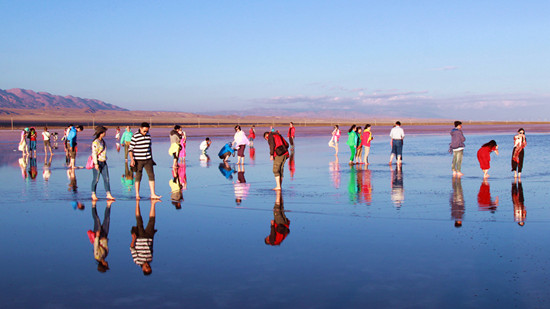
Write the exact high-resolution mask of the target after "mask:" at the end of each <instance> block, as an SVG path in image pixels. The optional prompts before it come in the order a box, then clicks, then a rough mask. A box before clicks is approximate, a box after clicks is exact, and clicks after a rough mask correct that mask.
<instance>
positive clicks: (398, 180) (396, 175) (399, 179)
mask: <svg viewBox="0 0 550 309" xmlns="http://www.w3.org/2000/svg"><path fill="white" fill-rule="evenodd" d="M391 176H392V180H391V200H392V202H393V204H394V205H395V207H397V208H401V206H402V205H403V201H405V188H404V185H403V170H402V169H401V165H400V164H397V166H396V167H395V169H392V170H391Z"/></svg>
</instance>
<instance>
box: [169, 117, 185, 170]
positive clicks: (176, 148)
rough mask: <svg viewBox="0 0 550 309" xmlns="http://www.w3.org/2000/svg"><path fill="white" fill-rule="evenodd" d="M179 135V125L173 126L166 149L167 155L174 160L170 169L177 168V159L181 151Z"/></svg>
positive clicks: (180, 132)
mask: <svg viewBox="0 0 550 309" xmlns="http://www.w3.org/2000/svg"><path fill="white" fill-rule="evenodd" d="M181 135H182V131H181V127H180V126H179V125H175V126H174V129H173V130H172V131H170V148H169V149H168V153H169V154H170V155H171V156H172V158H173V159H174V162H173V163H172V168H177V167H178V158H179V155H180V151H181V149H182V146H181Z"/></svg>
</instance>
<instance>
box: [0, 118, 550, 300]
mask: <svg viewBox="0 0 550 309" xmlns="http://www.w3.org/2000/svg"><path fill="white" fill-rule="evenodd" d="M243 129H245V131H247V130H248V128H244V127H243ZM280 129H281V131H283V129H284V131H286V128H280ZM404 129H405V132H406V134H407V136H406V138H405V145H404V154H403V159H404V164H403V166H402V168H401V169H400V170H398V169H397V168H396V166H395V164H394V165H393V166H391V167H390V166H389V165H388V159H389V137H388V136H387V135H388V133H389V128H375V130H374V135H375V139H374V140H373V142H372V147H371V155H370V159H369V160H370V162H371V164H370V165H369V166H368V168H366V167H365V166H359V165H358V166H352V167H350V166H349V165H348V164H347V162H348V158H349V148H348V147H347V146H346V145H345V140H346V138H345V137H346V134H344V130H342V132H343V135H342V140H341V142H340V154H339V161H336V160H335V156H334V151H333V149H332V148H329V147H328V146H327V143H328V140H329V138H330V132H331V128H303V127H298V128H297V136H298V137H297V139H296V144H297V146H296V149H295V152H294V155H293V158H292V160H289V161H287V164H286V166H285V178H284V183H283V188H284V189H283V192H282V196H281V199H282V207H283V208H284V212H283V213H281V212H274V206H275V205H276V200H277V194H276V193H275V192H274V191H272V190H271V188H273V187H274V185H275V183H274V179H273V174H272V171H271V161H269V155H268V147H267V143H266V142H265V141H264V140H263V139H261V138H257V139H256V142H255V143H256V145H255V146H256V147H255V155H254V157H253V158H252V156H251V153H250V152H249V149H248V148H247V151H246V163H245V165H244V168H242V169H239V168H238V167H237V166H235V165H234V164H233V163H232V162H236V158H231V161H232V162H230V164H229V166H223V165H222V166H220V163H221V160H220V159H219V158H218V157H217V152H218V151H219V149H220V148H221V147H222V145H223V144H224V143H225V142H227V141H231V140H232V129H231V128H224V129H222V128H216V129H186V131H187V134H188V136H189V138H188V142H187V159H186V166H185V169H184V170H182V172H185V176H186V180H187V185H186V189H185V190H184V191H183V198H184V201H182V203H181V209H177V208H176V206H175V205H174V204H173V203H172V202H171V200H170V186H169V181H170V180H171V179H172V170H171V158H170V156H169V155H168V147H169V140H168V130H167V129H161V128H152V130H151V133H152V136H153V143H154V145H153V147H154V160H155V161H156V162H157V166H156V167H155V174H156V186H157V194H161V195H162V196H163V198H162V201H160V202H158V203H156V205H155V208H156V223H155V229H157V233H156V234H155V237H154V252H153V261H152V263H151V267H152V274H151V275H150V276H144V274H143V272H142V271H141V269H140V268H139V267H138V266H137V265H136V264H135V263H134V262H133V259H132V255H131V252H130V243H131V241H132V237H131V233H130V231H131V228H132V226H134V225H136V217H135V210H136V200H135V198H134V196H135V193H134V191H133V188H130V189H129V188H128V187H127V186H125V185H124V184H123V183H122V181H121V178H122V177H121V175H123V174H124V172H125V170H124V151H123V150H122V151H120V152H117V151H116V149H115V145H114V144H115V143H114V139H113V136H114V130H112V129H110V130H109V131H108V134H109V136H108V139H107V143H108V144H107V145H108V165H109V173H110V178H111V188H112V194H113V195H114V196H115V197H116V198H117V200H116V201H115V202H114V203H113V204H112V205H111V211H110V229H109V235H108V239H109V242H108V246H109V254H108V256H107V259H106V260H107V261H108V263H109V268H110V269H109V270H107V271H106V272H105V273H101V272H98V267H97V263H96V262H95V260H94V255H93V246H92V244H91V243H90V241H89V239H88V236H87V231H88V230H90V229H93V224H94V221H93V217H92V202H91V199H90V194H91V189H90V183H91V179H92V172H91V171H89V170H86V169H77V170H76V171H75V178H76V186H77V189H76V190H73V188H71V187H70V185H71V181H70V179H69V176H71V175H70V174H68V172H67V169H66V168H65V166H64V163H65V158H64V154H63V152H62V149H58V150H57V152H56V153H55V155H54V158H53V160H52V162H51V167H49V168H48V167H47V166H46V167H45V166H44V154H43V150H42V149H43V148H42V145H41V141H40V142H39V143H38V144H39V146H38V158H37V160H36V162H33V161H31V162H28V163H26V162H25V161H24V160H21V161H20V160H19V157H20V153H19V152H14V151H13V150H14V149H15V148H16V146H17V135H18V133H17V132H16V133H13V134H9V133H6V132H3V133H2V134H3V135H2V144H1V145H0V149H2V156H1V157H2V159H0V174H1V175H2V177H3V178H4V181H3V183H2V188H1V189H0V190H1V191H0V192H1V196H2V199H1V200H0V207H1V209H2V216H0V226H1V230H2V234H3V237H2V241H1V244H2V248H3V251H2V255H1V256H0V261H1V264H2V265H4V271H3V274H2V279H1V281H0V291H1V292H0V295H1V299H2V303H3V304H5V306H6V307H10V308H11V307H35V308H36V307H83V308H88V307H100V306H105V307H130V306H132V307H136V306H137V307H178V308H179V307H182V306H188V307H192V308H201V307H235V306H239V307H261V308H266V307H267V308H275V307H281V306H284V307H290V308H334V307H342V308H346V307H365V306H372V307H412V308H419V307H432V308H433V307H444V306H445V307H449V306H451V307H480V306H491V307H496V306H498V307H547V306H548V303H549V301H550V299H549V298H550V296H549V295H550V293H549V291H550V288H549V278H550V261H549V258H548V257H549V256H550V248H549V245H548V241H547V239H546V238H547V235H549V232H550V208H549V206H548V203H547V201H548V199H549V191H550V190H549V189H548V184H549V183H550V176H549V174H548V172H547V171H548V170H549V168H550V166H549V165H550V163H549V162H548V160H546V158H547V145H548V144H549V142H550V135H549V134H547V133H544V132H539V133H531V134H530V131H529V129H527V141H528V144H527V148H526V150H525V153H526V154H525V167H524V171H523V177H522V182H521V184H520V183H514V179H513V177H512V173H511V172H510V157H511V152H512V146H513V135H514V133H515V130H516V128H515V127H514V129H511V130H510V131H509V132H502V131H498V132H496V133H491V130H481V131H482V132H481V133H473V132H472V133H469V132H468V128H467V126H465V128H464V132H465V135H466V138H467V140H466V149H465V152H464V161H463V165H462V170H463V172H464V174H465V176H463V177H462V179H461V180H455V181H453V179H452V177H451V171H450V165H451V159H452V156H451V155H450V154H448V152H447V150H448V145H449V142H450V137H449V135H448V131H449V130H450V128H447V127H443V129H442V131H441V132H428V133H421V134H414V133H413V134H408V133H407V132H408V131H407V130H408V128H407V126H405V127H404ZM52 131H53V130H52ZM57 131H58V132H61V130H57ZM39 132H40V130H39ZM260 132H263V130H262V129H261V128H260V129H257V133H258V134H257V135H258V136H260ZM91 134H92V131H91V130H90V129H87V130H85V131H84V132H82V133H80V135H79V149H80V150H79V155H78V157H77V165H80V166H83V165H85V163H86V158H87V157H88V155H89V153H90V152H89V150H88V149H89V145H90V142H91V140H90V136H91ZM207 135H210V136H211V137H212V139H213V140H214V142H213V144H212V147H211V148H210V149H209V151H208V153H209V155H210V159H211V160H210V161H209V162H208V163H207V164H205V163H204V162H202V163H201V161H200V160H199V154H200V152H199V150H198V145H199V143H200V142H201V141H202V139H203V137H204V136H207ZM491 139H495V140H496V141H497V143H498V144H499V148H500V155H499V156H495V155H492V161H491V170H490V171H489V174H490V175H491V177H490V178H489V180H488V181H487V182H485V183H484V182H483V180H482V177H481V176H482V172H481V170H480V169H479V165H478V162H477V159H476V152H477V150H478V148H479V147H480V146H481V144H483V143H485V142H487V141H489V140H491ZM60 146H61V144H60ZM48 169H49V173H51V174H50V175H49V177H48ZM239 172H240V173H239ZM34 175H35V176H36V177H31V176H34ZM243 177H244V179H245V180H246V184H241V183H238V180H239V178H241V180H242V178H243ZM45 178H48V180H45ZM146 179H147V178H146V175H144V181H143V182H142V189H141V193H142V196H147V195H148V194H149V188H148V186H147V183H146ZM72 184H73V185H74V181H73V182H72ZM73 187H74V186H73ZM104 192H105V191H104V189H103V182H102V181H100V182H99V184H98V196H100V197H104ZM237 198H239V199H241V202H240V203H238V202H237V201H236V199H237ZM75 202H81V203H83V204H84V205H85V209H84V210H78V209H75V208H74V207H73V206H74V205H75V204H76V203H75ZM106 204H107V202H106V200H105V199H101V200H100V201H98V202H97V208H96V209H97V212H98V215H99V217H100V219H101V220H102V222H103V220H104V214H105V208H106ZM137 204H138V206H139V208H140V209H141V213H142V214H143V219H144V221H145V224H147V221H148V218H147V217H148V215H147V214H148V213H149V211H150V208H151V207H152V203H151V201H150V200H149V199H142V200H141V201H140V202H139V203H137ZM282 214H284V215H286V217H287V218H288V220H290V224H289V228H288V229H289V230H290V232H289V233H288V235H286V238H284V239H282V241H281V238H282V236H281V235H279V238H278V239H277V241H278V242H280V243H279V244H278V245H276V246H271V245H267V244H266V241H265V239H266V237H267V236H269V235H270V232H271V221H272V220H279V219H280V218H279V217H280V216H281V215H282ZM274 216H275V218H274ZM456 220H461V221H462V227H460V228H457V227H455V221H456ZM518 222H524V223H525V224H524V226H520V225H519V224H518Z"/></svg>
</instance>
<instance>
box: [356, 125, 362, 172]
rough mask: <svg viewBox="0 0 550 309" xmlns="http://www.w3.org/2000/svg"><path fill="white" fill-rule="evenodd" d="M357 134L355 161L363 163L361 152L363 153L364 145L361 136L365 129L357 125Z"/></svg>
mask: <svg viewBox="0 0 550 309" xmlns="http://www.w3.org/2000/svg"><path fill="white" fill-rule="evenodd" d="M355 134H356V135H357V143H356V145H357V146H356V151H355V163H357V164H361V154H362V153H363V147H362V146H361V137H362V134H363V129H362V128H361V127H355Z"/></svg>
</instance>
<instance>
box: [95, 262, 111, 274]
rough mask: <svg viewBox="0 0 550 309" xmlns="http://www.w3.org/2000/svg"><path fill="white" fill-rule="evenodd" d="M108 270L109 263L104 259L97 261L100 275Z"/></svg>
mask: <svg viewBox="0 0 550 309" xmlns="http://www.w3.org/2000/svg"><path fill="white" fill-rule="evenodd" d="M108 270H109V263H107V261H105V260H103V259H102V260H99V261H97V271H99V272H100V273H104V272H106V271H108Z"/></svg>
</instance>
